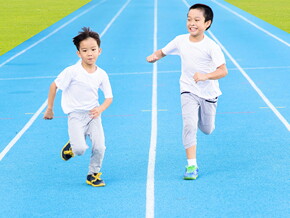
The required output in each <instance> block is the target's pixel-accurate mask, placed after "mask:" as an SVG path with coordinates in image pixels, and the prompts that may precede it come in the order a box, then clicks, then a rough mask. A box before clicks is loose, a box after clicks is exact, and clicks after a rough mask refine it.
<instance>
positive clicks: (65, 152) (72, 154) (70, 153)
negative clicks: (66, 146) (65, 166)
mask: <svg viewBox="0 0 290 218" xmlns="http://www.w3.org/2000/svg"><path fill="white" fill-rule="evenodd" d="M63 153H64V154H69V155H71V156H72V157H73V156H74V153H73V152H72V150H71V149H70V150H68V151H64V152H63Z"/></svg>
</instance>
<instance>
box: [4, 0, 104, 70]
mask: <svg viewBox="0 0 290 218" xmlns="http://www.w3.org/2000/svg"><path fill="white" fill-rule="evenodd" d="M105 1H106V0H102V1H100V2H98V3H97V4H95V5H93V6H92V7H90V8H88V9H87V10H85V11H83V12H82V13H80V14H79V15H77V16H75V17H74V18H72V19H71V20H69V21H68V22H66V23H65V24H63V25H61V26H60V27H58V28H57V29H55V30H54V31H52V32H51V33H49V34H48V35H46V36H45V37H43V38H41V39H40V40H38V41H37V42H35V43H33V44H32V45H30V46H28V47H27V48H26V49H23V50H22V51H20V52H18V53H17V54H15V55H14V56H12V57H10V58H9V59H7V60H6V61H4V62H3V63H1V64H0V68H1V67H3V66H4V65H5V64H7V63H9V62H10V61H12V60H14V59H15V58H17V57H18V56H20V55H22V54H23V53H25V52H27V51H28V50H29V49H31V48H33V47H35V46H37V45H38V44H39V43H41V42H43V41H44V40H46V39H47V38H49V37H50V36H52V35H54V34H55V33H57V32H58V31H60V30H61V29H63V28H64V27H66V26H67V25H69V24H70V23H72V22H73V21H75V20H76V19H78V18H79V17H81V16H83V15H84V14H86V13H88V12H89V11H91V10H93V9H94V8H95V7H97V6H99V5H100V4H102V3H103V2H105Z"/></svg>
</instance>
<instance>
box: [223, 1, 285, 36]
mask: <svg viewBox="0 0 290 218" xmlns="http://www.w3.org/2000/svg"><path fill="white" fill-rule="evenodd" d="M226 2H228V3H231V4H233V5H235V6H236V7H238V8H241V9H242V10H244V11H247V12H249V13H250V14H252V15H254V16H256V17H258V18H260V19H262V20H264V21H266V22H268V23H270V24H272V25H274V26H276V27H278V28H280V29H282V30H284V31H286V32H288V33H290V2H289V0H242V1H241V0H226Z"/></svg>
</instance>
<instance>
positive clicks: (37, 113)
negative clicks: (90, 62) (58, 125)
mask: <svg viewBox="0 0 290 218" xmlns="http://www.w3.org/2000/svg"><path fill="white" fill-rule="evenodd" d="M130 1H131V0H128V1H127V2H126V3H125V4H124V5H123V7H122V8H121V9H120V10H119V12H118V13H117V14H116V15H115V16H114V17H113V18H112V20H113V21H115V20H116V18H117V17H118V16H119V15H120V14H121V13H120V11H121V12H122V11H123V10H124V9H125V7H126V6H127V5H128V4H129V2H130ZM101 2H103V1H101ZM95 7H96V6H95ZM89 11H90V10H89V9H88V10H86V13H87V12H89ZM82 14H83V13H82ZM74 20H75V19H74ZM112 20H111V21H110V22H109V23H108V25H107V26H106V28H105V30H104V31H103V32H102V33H101V34H100V37H102V36H103V35H104V34H105V33H106V32H107V30H108V29H109V27H110V26H111V25H112V24H113V22H112ZM23 53H24V52H23ZM23 53H21V54H23ZM19 55H20V54H19ZM2 66H3V65H2ZM46 106H47V99H46V100H45V102H44V103H43V104H42V105H41V107H40V108H39V109H38V110H37V112H36V113H35V114H34V115H33V116H32V117H31V118H30V120H29V121H28V122H27V123H26V124H25V126H24V127H23V128H22V129H21V131H20V132H19V133H18V134H17V135H16V136H15V137H14V138H13V139H12V140H11V141H10V142H9V144H8V145H7V146H6V147H5V148H4V150H3V151H2V152H1V153H0V161H1V160H2V159H3V158H4V157H5V155H6V154H7V153H8V151H9V150H10V149H11V148H12V147H13V146H14V145H15V143H16V142H17V141H18V140H19V139H20V138H21V136H22V135H23V134H24V133H25V132H26V131H27V130H28V129H29V127H30V126H31V125H32V124H33V123H34V121H35V120H36V119H37V117H38V116H39V115H40V114H41V112H42V111H43V110H44V109H45V107H46Z"/></svg>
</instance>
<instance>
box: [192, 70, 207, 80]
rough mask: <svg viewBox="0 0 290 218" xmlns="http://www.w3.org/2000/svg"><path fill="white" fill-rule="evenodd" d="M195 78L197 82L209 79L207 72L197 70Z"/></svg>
mask: <svg viewBox="0 0 290 218" xmlns="http://www.w3.org/2000/svg"><path fill="white" fill-rule="evenodd" d="M193 79H194V81H195V82H196V83H197V82H199V81H205V80H208V77H207V75H206V74H204V73H199V72H196V73H195V74H194V75H193Z"/></svg>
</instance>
